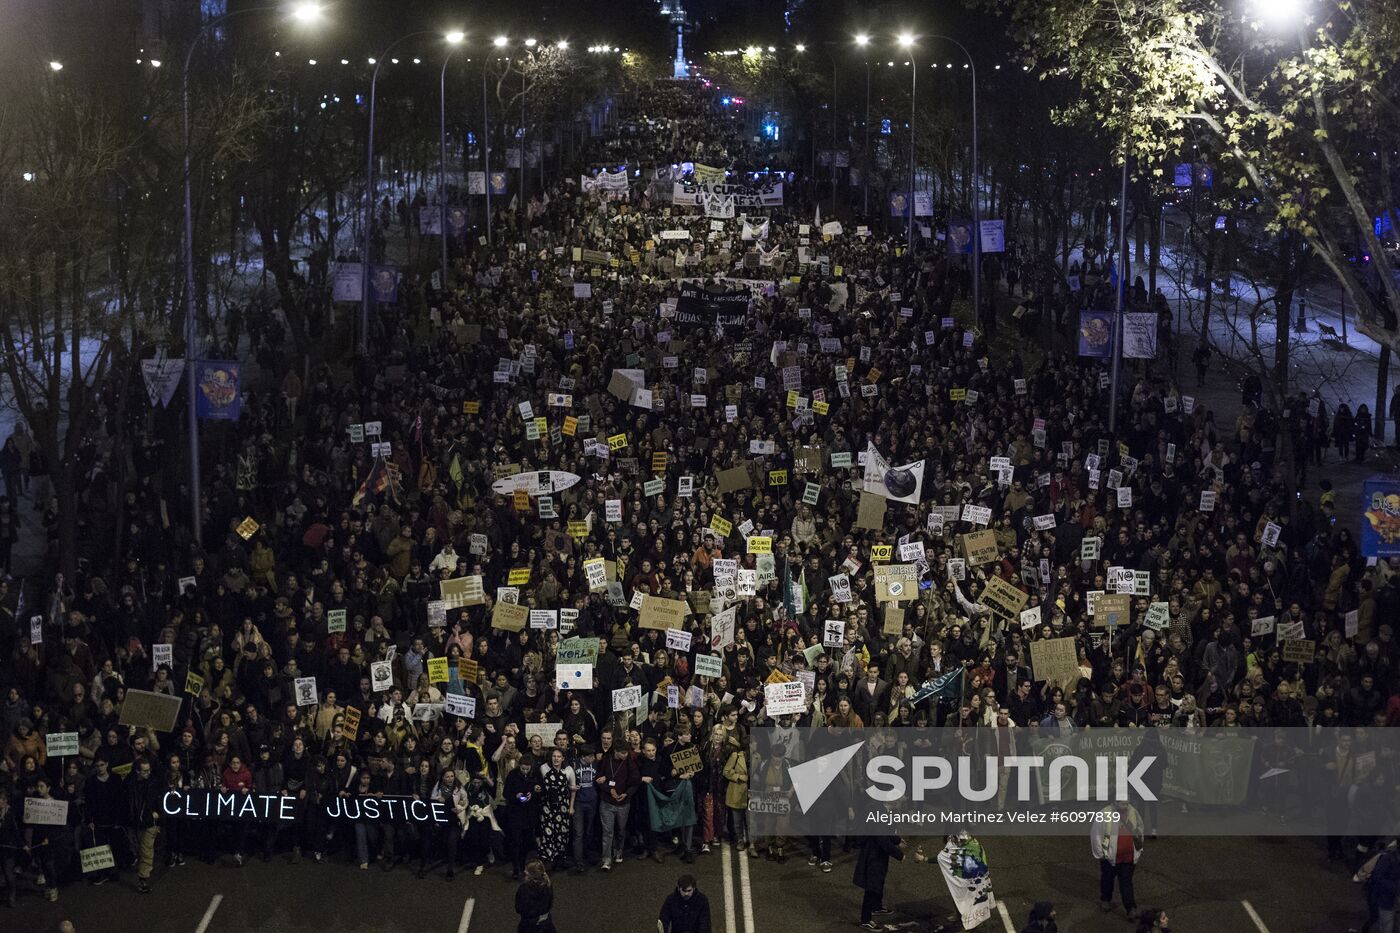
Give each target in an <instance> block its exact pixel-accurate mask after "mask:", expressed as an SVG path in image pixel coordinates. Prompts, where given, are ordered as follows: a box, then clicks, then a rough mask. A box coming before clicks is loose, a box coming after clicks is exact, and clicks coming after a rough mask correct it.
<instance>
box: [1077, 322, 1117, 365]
mask: <svg viewBox="0 0 1400 933" xmlns="http://www.w3.org/2000/svg"><path fill="white" fill-rule="evenodd" d="M1112 351H1113V312H1112V311H1080V312H1079V355H1080V356H1087V357H1092V358H1093V359H1099V360H1106V359H1108V357H1109V355H1110V354H1111V353H1112Z"/></svg>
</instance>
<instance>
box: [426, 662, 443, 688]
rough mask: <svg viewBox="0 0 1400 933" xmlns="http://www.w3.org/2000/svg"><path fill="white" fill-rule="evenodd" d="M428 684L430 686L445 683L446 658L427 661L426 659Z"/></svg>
mask: <svg viewBox="0 0 1400 933" xmlns="http://www.w3.org/2000/svg"><path fill="white" fill-rule="evenodd" d="M428 683H430V684H445V683H447V659H446V658H429V659H428Z"/></svg>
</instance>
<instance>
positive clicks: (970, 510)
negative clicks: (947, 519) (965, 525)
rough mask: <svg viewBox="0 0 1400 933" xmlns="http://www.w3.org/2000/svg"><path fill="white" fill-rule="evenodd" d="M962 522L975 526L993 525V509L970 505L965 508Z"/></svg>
mask: <svg viewBox="0 0 1400 933" xmlns="http://www.w3.org/2000/svg"><path fill="white" fill-rule="evenodd" d="M962 520H963V521H965V522H970V523H972V524H974V525H990V524H991V523H992V509H991V507H990V506H986V505H972V504H971V503H968V504H966V505H964V506H963V510H962Z"/></svg>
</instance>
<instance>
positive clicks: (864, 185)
mask: <svg viewBox="0 0 1400 933" xmlns="http://www.w3.org/2000/svg"><path fill="white" fill-rule="evenodd" d="M869 44H870V37H869V36H867V35H866V34H865V33H861V34H859V35H858V36H856V45H857V46H859V47H860V48H862V49H863V48H865V47H866V46H867V45H869ZM864 147H865V158H864V168H863V172H864V174H863V175H861V179H860V211H861V213H862V214H864V215H867V219H868V215H869V214H870V56H868V55H867V56H865V143H864Z"/></svg>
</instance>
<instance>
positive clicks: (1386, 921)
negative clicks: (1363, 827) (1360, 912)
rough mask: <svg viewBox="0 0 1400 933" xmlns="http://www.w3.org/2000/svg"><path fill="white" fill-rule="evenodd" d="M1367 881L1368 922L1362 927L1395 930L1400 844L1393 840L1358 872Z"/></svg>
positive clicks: (1381, 932) (1399, 895)
mask: <svg viewBox="0 0 1400 933" xmlns="http://www.w3.org/2000/svg"><path fill="white" fill-rule="evenodd" d="M1356 879H1357V880H1358V881H1364V882H1365V883H1366V913H1367V917H1366V925H1365V926H1364V927H1363V928H1362V929H1366V930H1376V931H1377V933H1391V931H1393V930H1395V929H1396V926H1395V913H1396V900H1397V898H1400V845H1397V840H1395V839H1391V840H1390V842H1389V843H1387V844H1386V847H1385V848H1384V849H1382V850H1381V853H1380V854H1379V855H1377V856H1376V857H1375V858H1374V859H1373V860H1371V861H1370V862H1368V863H1367V864H1366V865H1365V866H1363V867H1362V868H1361V870H1360V871H1358V872H1357V873H1356Z"/></svg>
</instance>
